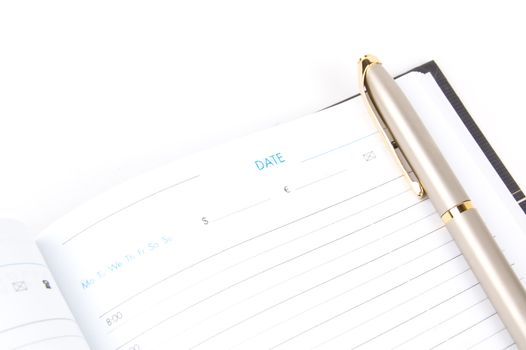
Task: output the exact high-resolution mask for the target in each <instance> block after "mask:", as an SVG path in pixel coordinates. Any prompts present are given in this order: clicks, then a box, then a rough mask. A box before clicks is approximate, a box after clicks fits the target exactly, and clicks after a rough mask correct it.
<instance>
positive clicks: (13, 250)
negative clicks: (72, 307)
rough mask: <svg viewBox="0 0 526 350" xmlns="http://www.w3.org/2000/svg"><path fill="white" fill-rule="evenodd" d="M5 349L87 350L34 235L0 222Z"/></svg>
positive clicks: (0, 340)
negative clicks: (39, 251) (40, 252)
mask: <svg viewBox="0 0 526 350" xmlns="http://www.w3.org/2000/svg"><path fill="white" fill-rule="evenodd" d="M0 349H3V350H4V349H5V350H15V349H16V350H18V349H20V350H70V349H78V350H87V349H88V345H87V344H86V341H85V340H84V337H83V336H82V334H81V332H80V330H79V328H78V326H77V324H76V322H75V320H74V319H73V316H72V315H71V312H70V311H69V310H68V308H67V306H66V302H65V301H64V300H63V299H62V295H61V294H60V292H59V290H58V288H57V286H56V284H55V281H54V280H53V278H52V277H51V274H50V273H49V270H48V269H47V267H46V265H45V264H44V262H43V260H42V257H41V256H40V255H39V253H38V250H37V248H36V247H35V243H34V241H33V236H32V235H31V234H29V233H28V232H27V231H25V228H24V227H23V226H22V225H21V224H18V223H16V222H14V221H8V220H1V219H0Z"/></svg>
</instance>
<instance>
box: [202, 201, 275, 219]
mask: <svg viewBox="0 0 526 350" xmlns="http://www.w3.org/2000/svg"><path fill="white" fill-rule="evenodd" d="M269 200H270V198H265V199H263V200H261V201H259V202H256V203H252V204H250V205H248V206H246V207H243V208H241V209H238V210H235V211H233V212H230V213H228V214H225V215H223V216H220V217H218V218H217V219H214V218H212V219H211V220H210V221H211V222H217V221H219V220H223V219H226V218H227V217H229V216H232V215H235V214H239V213H241V212H243V211H245V210H248V209H251V208H254V207H257V206H258V205H260V204H263V203H265V202H268V201H269Z"/></svg>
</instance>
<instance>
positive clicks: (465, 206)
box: [441, 200, 473, 224]
mask: <svg viewBox="0 0 526 350" xmlns="http://www.w3.org/2000/svg"><path fill="white" fill-rule="evenodd" d="M469 209H473V204H472V203H471V201H470V200H467V201H464V202H462V203H460V204H458V205H456V206H454V207H453V208H451V209H449V210H448V211H446V212H445V213H444V214H442V216H441V218H442V221H443V222H444V224H447V223H448V222H449V221H450V220H451V219H453V218H454V217H456V216H458V215H460V214H462V213H463V212H465V211H468V210H469Z"/></svg>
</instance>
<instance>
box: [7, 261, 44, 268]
mask: <svg viewBox="0 0 526 350" xmlns="http://www.w3.org/2000/svg"><path fill="white" fill-rule="evenodd" d="M21 265H33V266H38V267H46V268H47V266H46V265H44V264H40V263H35V262H19V263H11V264H4V265H0V268H2V267H11V266H21Z"/></svg>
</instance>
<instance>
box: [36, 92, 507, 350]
mask: <svg viewBox="0 0 526 350" xmlns="http://www.w3.org/2000/svg"><path fill="white" fill-rule="evenodd" d="M38 244H39V246H40V249H41V250H42V252H43V254H44V256H45V258H46V261H47V263H48V265H49V266H50V267H51V269H52V271H53V273H54V275H55V278H56V279H57V281H58V283H59V284H60V287H61V289H62V291H63V293H64V295H65V296H66V298H67V300H68V302H69V303H70V305H71V307H72V309H73V312H74V314H75V315H76V317H77V319H78V321H79V324H80V325H81V328H82V329H83V331H84V333H85V334H86V336H87V338H88V341H89V342H90V345H91V346H92V348H93V349H95V350H98V349H112V350H123V349H124V350H132V349H133V350H145V349H174V348H177V349H310V348H312V349H322V348H327V349H338V348H345V349H349V348H351V349H368V348H371V349H378V348H399V349H404V348H419V349H422V348H429V349H435V348H436V349H439V348H474V349H475V348H476V349H483V348H491V349H506V348H513V347H514V345H513V341H512V339H511V338H510V336H509V334H508V333H507V331H506V329H505V328H504V327H503V325H502V323H501V321H500V319H499V318H498V316H497V315H496V314H495V310H494V309H493V307H492V305H491V303H490V302H489V301H488V299H487V298H486V296H485V294H484V292H483V291H482V290H481V288H480V285H479V284H478V281H477V280H476V278H475V277H474V276H473V274H472V272H471V271H470V269H469V267H468V266H467V264H466V262H465V260H464V258H463V257H462V255H461V253H460V252H459V250H458V248H457V247H456V245H455V243H454V242H453V241H452V239H451V237H450V235H449V233H448V232H447V231H446V229H445V228H444V227H443V226H442V223H441V220H440V219H439V217H438V215H437V214H436V213H435V211H434V209H433V207H432V206H431V204H430V203H429V201H428V200H419V199H418V198H417V197H416V196H415V195H414V194H413V193H412V192H411V191H410V189H409V186H408V185H407V183H406V182H405V180H404V179H403V177H402V176H401V174H400V172H399V169H398V168H397V167H396V165H395V163H394V161H393V160H392V159H391V155H390V154H388V153H387V152H386V150H385V148H384V145H383V141H382V140H381V139H380V136H379V135H378V133H377V131H376V130H375V129H374V126H373V125H372V123H371V121H370V120H369V117H368V116H367V115H366V114H365V112H364V108H363V106H362V101H360V100H358V99H351V100H349V101H347V102H345V103H343V104H340V105H338V106H335V107H332V108H330V109H327V110H324V111H321V112H318V113H316V114H314V115H311V116H308V117H304V118H301V119H299V120H297V121H295V122H292V123H288V124H284V125H281V126H278V127H275V128H273V129H270V130H267V131H264V132H261V133H258V134H254V135H251V136H249V137H246V138H243V139H240V140H236V141H234V142H231V143H229V144H226V145H224V146H222V147H218V148H215V149H213V150H211V151H208V152H204V153H201V154H198V155H196V156H193V157H190V158H187V159H184V160H181V161H179V162H176V163H174V164H171V165H169V166H167V167H165V168H162V169H159V170H157V171H155V172H153V173H151V174H149V175H146V176H144V177H142V178H139V179H136V180H133V181H131V182H129V183H127V184H125V185H123V186H120V187H119V188H116V189H115V190H114V191H112V192H110V193H107V194H106V195H104V196H102V197H100V198H98V199H95V200H93V201H92V202H91V203H88V204H87V205H86V206H85V207H83V208H81V209H79V210H76V211H75V212H73V213H71V214H70V215H69V216H67V217H65V218H64V219H63V220H61V221H59V222H57V223H56V224H55V225H54V226H52V227H50V228H49V229H48V230H47V231H46V232H45V233H44V234H43V235H42V236H41V237H40V238H39V239H38Z"/></svg>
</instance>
